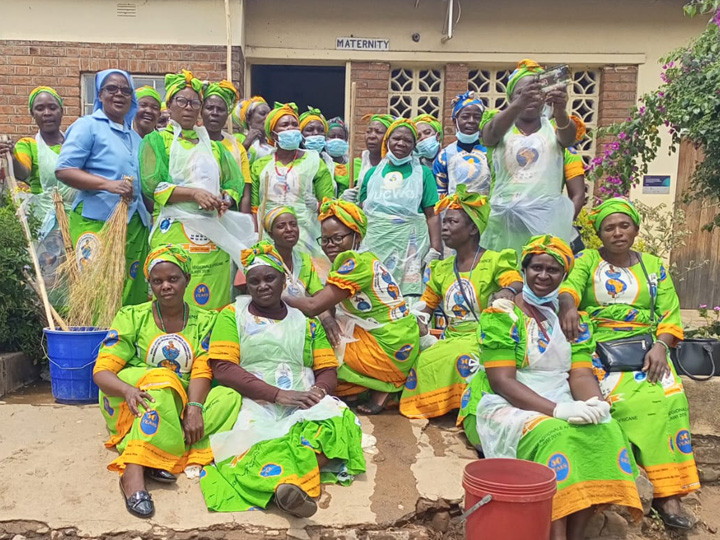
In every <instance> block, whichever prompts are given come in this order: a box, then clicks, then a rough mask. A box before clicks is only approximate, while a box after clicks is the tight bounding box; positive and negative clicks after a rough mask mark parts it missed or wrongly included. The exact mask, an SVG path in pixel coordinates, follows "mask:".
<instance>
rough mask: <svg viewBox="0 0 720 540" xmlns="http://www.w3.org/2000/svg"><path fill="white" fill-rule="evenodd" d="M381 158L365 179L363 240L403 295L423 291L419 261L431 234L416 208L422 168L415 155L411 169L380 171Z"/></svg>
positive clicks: (381, 165) (384, 162)
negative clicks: (366, 179) (403, 171)
mask: <svg viewBox="0 0 720 540" xmlns="http://www.w3.org/2000/svg"><path fill="white" fill-rule="evenodd" d="M387 163H388V161H387V159H383V160H382V161H381V162H380V163H379V164H378V166H377V167H376V169H375V172H374V173H373V175H372V176H371V177H370V178H369V179H368V185H367V200H366V201H365V204H364V206H363V208H364V210H365V213H366V215H367V219H368V230H367V234H366V236H365V239H364V240H363V247H364V249H365V250H366V251H370V252H371V253H374V254H375V255H376V256H377V257H378V259H380V261H381V262H382V263H383V266H385V268H387V270H388V271H389V272H390V273H391V274H392V276H393V278H394V279H395V282H396V283H397V285H398V287H400V292H402V294H403V295H408V294H411V295H420V294H422V293H423V290H424V288H425V287H424V285H423V282H422V264H423V259H424V258H425V255H427V252H428V251H429V249H430V235H429V233H428V226H427V221H426V218H425V215H424V214H421V213H419V212H418V208H420V204H421V202H422V195H423V171H422V166H421V165H420V162H419V161H418V160H417V159H413V161H412V173H411V174H410V176H409V177H407V178H403V176H402V173H401V172H400V171H393V172H390V173H388V174H385V175H383V171H384V170H385V166H386V165H387Z"/></svg>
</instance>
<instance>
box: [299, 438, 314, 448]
mask: <svg viewBox="0 0 720 540" xmlns="http://www.w3.org/2000/svg"><path fill="white" fill-rule="evenodd" d="M300 444H302V445H303V446H307V447H308V448H314V447H313V445H312V444H310V441H308V440H307V439H306V438H305V437H300Z"/></svg>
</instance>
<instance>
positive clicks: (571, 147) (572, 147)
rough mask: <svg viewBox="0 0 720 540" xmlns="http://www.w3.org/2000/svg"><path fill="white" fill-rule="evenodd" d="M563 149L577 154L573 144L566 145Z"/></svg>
mask: <svg viewBox="0 0 720 540" xmlns="http://www.w3.org/2000/svg"><path fill="white" fill-rule="evenodd" d="M565 150H567V151H568V152H570V153H571V154H573V155H575V154H577V148H575V147H574V146H568V147H567V148H566V149H565Z"/></svg>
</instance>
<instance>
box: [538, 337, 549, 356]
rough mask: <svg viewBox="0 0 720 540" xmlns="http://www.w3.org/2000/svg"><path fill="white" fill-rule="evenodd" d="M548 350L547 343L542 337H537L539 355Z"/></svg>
mask: <svg viewBox="0 0 720 540" xmlns="http://www.w3.org/2000/svg"><path fill="white" fill-rule="evenodd" d="M547 348H548V342H547V340H546V339H545V338H544V337H542V336H541V337H538V350H539V351H540V353H541V354H542V353H544V352H545V351H546V350H547Z"/></svg>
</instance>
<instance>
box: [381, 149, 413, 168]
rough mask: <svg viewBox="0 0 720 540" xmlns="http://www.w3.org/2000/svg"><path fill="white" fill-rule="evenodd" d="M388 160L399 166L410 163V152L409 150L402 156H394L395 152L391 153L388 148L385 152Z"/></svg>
mask: <svg viewBox="0 0 720 540" xmlns="http://www.w3.org/2000/svg"><path fill="white" fill-rule="evenodd" d="M386 157H387V158H388V161H390V163H392V164H393V165H395V166H396V167H399V166H400V165H405V164H406V163H410V162H411V161H412V158H413V156H412V152H410V153H409V154H408V155H407V156H405V157H404V158H399V157H395V154H393V153H392V152H391V151H390V150H388V152H387V156H386Z"/></svg>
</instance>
